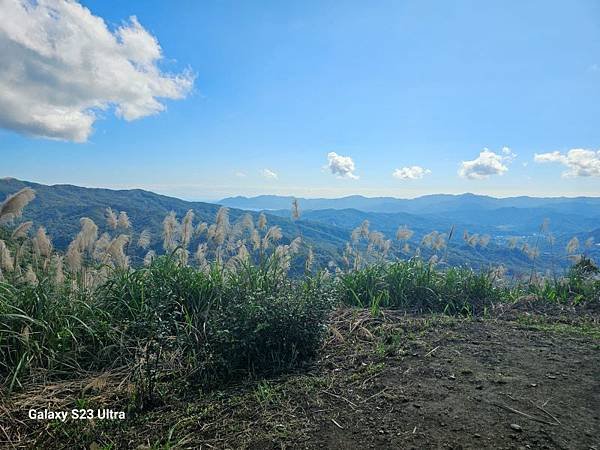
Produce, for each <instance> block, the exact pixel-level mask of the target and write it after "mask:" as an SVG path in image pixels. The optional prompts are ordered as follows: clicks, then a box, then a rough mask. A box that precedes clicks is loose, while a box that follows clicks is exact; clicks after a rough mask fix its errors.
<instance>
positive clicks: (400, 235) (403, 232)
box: [396, 225, 414, 241]
mask: <svg viewBox="0 0 600 450" xmlns="http://www.w3.org/2000/svg"><path fill="white" fill-rule="evenodd" d="M413 234H414V232H413V231H412V230H410V229H409V228H408V227H407V226H406V225H403V226H402V227H399V228H398V231H396V239H397V240H399V241H408V240H409V239H410V238H411V237H412V236H413Z"/></svg>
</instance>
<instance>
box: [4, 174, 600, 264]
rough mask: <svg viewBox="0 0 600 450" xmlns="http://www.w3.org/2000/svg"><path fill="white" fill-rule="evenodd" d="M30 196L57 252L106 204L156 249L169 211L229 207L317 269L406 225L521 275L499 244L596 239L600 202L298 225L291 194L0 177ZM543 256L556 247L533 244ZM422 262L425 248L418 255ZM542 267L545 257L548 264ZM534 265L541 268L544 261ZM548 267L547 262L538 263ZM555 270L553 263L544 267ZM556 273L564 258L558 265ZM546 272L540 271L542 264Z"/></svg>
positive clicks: (332, 207)
mask: <svg viewBox="0 0 600 450" xmlns="http://www.w3.org/2000/svg"><path fill="white" fill-rule="evenodd" d="M26 186H28V187H31V188H33V189H34V190H35V191H36V194H37V196H36V199H35V200H34V201H33V202H32V203H31V204H30V205H29V206H28V207H27V208H26V210H25V211H24V218H25V219H26V220H33V221H34V222H35V224H36V225H44V226H45V227H46V228H47V230H48V232H49V234H50V236H51V237H52V238H53V241H54V244H55V246H56V247H57V248H58V249H65V248H66V246H67V245H68V243H69V242H70V240H71V239H72V238H73V237H74V236H75V235H76V234H77V231H78V230H79V219H80V218H81V217H89V218H91V219H93V220H94V221H95V222H96V223H97V224H98V225H99V227H100V231H101V232H102V231H107V227H106V224H105V220H104V214H105V210H106V208H107V207H110V208H112V209H113V210H115V211H126V212H127V213H128V215H129V217H130V219H131V221H132V223H133V231H134V232H138V233H139V232H140V231H141V230H143V229H145V228H147V229H149V230H150V231H151V232H152V234H153V236H154V243H153V246H154V248H156V249H159V248H160V244H161V242H162V239H161V238H160V236H161V230H162V220H163V218H164V216H165V215H166V214H168V213H169V212H170V211H174V212H175V213H176V214H177V215H178V217H180V218H181V217H182V216H183V215H184V214H185V213H186V212H187V211H188V210H189V209H192V210H193V211H194V212H195V215H196V223H197V222H198V221H204V222H208V223H211V222H213V221H214V218H215V215H216V213H217V211H218V209H219V208H220V206H221V205H223V206H227V207H228V208H229V209H230V217H231V220H232V221H235V220H236V219H237V218H239V217H241V215H242V214H245V213H247V212H249V213H250V214H251V215H253V217H254V218H255V219H256V218H257V217H258V211H263V210H264V211H265V212H266V215H267V218H268V221H269V224H271V225H278V226H280V227H281V229H282V231H283V242H284V243H288V242H290V241H291V240H292V239H293V238H294V237H296V236H298V235H302V237H303V239H304V240H305V242H307V243H308V244H310V245H312V246H313V248H314V250H315V253H316V256H317V262H319V263H321V264H322V265H325V264H327V262H328V261H329V260H334V261H335V260H339V256H340V253H341V250H342V249H343V247H344V245H345V243H346V242H347V241H348V240H349V237H350V233H351V230H352V229H353V228H355V227H357V226H359V225H360V224H361V223H362V222H363V221H365V220H368V221H369V222H370V226H371V229H372V230H378V231H381V232H383V233H384V234H385V235H386V237H387V238H389V239H394V237H395V232H396V230H397V229H398V227H399V226H403V225H406V226H408V227H409V228H410V229H412V230H413V231H414V232H415V234H414V236H413V238H412V240H411V244H412V246H413V248H414V247H415V246H416V245H418V243H419V242H420V240H421V238H422V237H423V236H424V235H425V234H427V233H429V232H431V231H432V230H437V231H439V232H445V233H449V231H450V230H453V240H452V241H451V245H450V246H449V250H448V253H447V255H446V257H447V260H448V263H450V264H452V265H463V264H465V265H470V266H472V267H486V266H490V265H493V264H500V263H501V264H504V265H505V266H507V267H508V268H509V269H511V270H513V271H514V272H524V271H527V270H528V268H529V267H530V264H531V263H530V261H529V259H528V258H527V256H526V255H525V254H523V252H520V251H519V250H518V249H512V250H511V249H508V248H507V246H506V242H507V240H508V239H509V238H511V237H519V238H520V239H521V242H523V243H524V242H530V243H532V242H538V241H540V240H539V239H538V238H537V236H539V233H540V226H541V224H542V223H543V222H544V221H545V220H549V223H550V230H551V232H552V233H553V235H554V238H555V244H554V245H555V246H556V248H559V249H560V248H561V247H562V248H564V245H566V242H567V241H568V240H569V239H571V237H573V236H577V237H578V238H579V239H580V241H582V242H583V241H584V240H586V239H587V238H589V237H595V238H596V242H598V241H600V198H598V197H578V198H535V197H513V198H494V197H488V196H479V195H474V194H464V195H428V196H424V197H419V198H416V199H395V198H392V197H378V198H369V197H362V196H351V197H344V198H339V199H302V198H299V199H297V200H298V203H299V205H300V209H301V217H300V219H299V220H292V219H291V217H290V216H291V211H290V208H291V203H292V200H293V199H294V198H293V197H279V196H259V197H253V198H246V197H232V198H229V199H223V200H222V201H220V202H219V204H213V203H206V202H188V201H184V200H181V199H178V198H173V197H168V196H164V195H159V194H156V193H153V192H149V191H145V190H141V189H132V190H111V189H97V188H85V187H79V186H72V185H53V186H48V185H43V184H38V183H32V182H28V181H21V180H17V179H14V178H4V179H0V201H1V200H2V199H3V198H4V197H5V196H6V195H9V194H12V193H14V192H16V191H18V190H19V189H22V188H23V187H26ZM465 231H467V232H468V233H470V234H473V233H478V234H489V235H490V236H491V240H490V244H489V245H488V246H487V247H486V248H479V247H471V246H469V245H467V244H466V243H465V242H464V241H463V240H462V235H463V233H464V232H465ZM540 242H541V244H540V249H541V251H542V253H543V254H547V255H548V254H550V253H551V252H554V251H555V250H554V249H553V248H551V247H550V246H549V244H547V243H546V242H545V240H541V241H540ZM400 248H401V245H400V243H397V242H395V243H394V245H393V247H392V253H393V254H396V255H398V256H402V257H406V256H408V255H403V254H402V253H401V250H400ZM587 252H589V254H590V255H592V256H595V257H599V258H600V246H598V245H595V246H593V247H592V248H590V249H588V250H587ZM427 255H428V251H427V249H424V256H427ZM546 260H548V258H546ZM546 260H545V259H543V258H541V259H540V262H539V266H540V268H544V267H545V265H546V266H548V267H549V265H550V263H549V262H548V261H549V260H548V261H546ZM544 261H546V262H544ZM552 264H554V262H553V263H552ZM557 264H558V265H559V266H563V267H564V266H566V265H567V264H568V260H567V259H566V258H560V259H559V261H558V263H557ZM546 268H547V267H546Z"/></svg>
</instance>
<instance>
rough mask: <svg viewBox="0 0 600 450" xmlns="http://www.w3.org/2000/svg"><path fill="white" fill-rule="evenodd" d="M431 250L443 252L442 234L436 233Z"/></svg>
mask: <svg viewBox="0 0 600 450" xmlns="http://www.w3.org/2000/svg"><path fill="white" fill-rule="evenodd" d="M431 248H433V249H434V250H443V249H444V248H446V235H445V234H442V233H436V235H435V239H434V240H433V242H432V246H431Z"/></svg>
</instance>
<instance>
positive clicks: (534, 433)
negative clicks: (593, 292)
mask: <svg viewBox="0 0 600 450" xmlns="http://www.w3.org/2000/svg"><path fill="white" fill-rule="evenodd" d="M421 325H422V324H418V323H415V324H414V325H413V326H414V330H415V331H413V337H412V339H408V340H406V341H404V342H402V343H400V344H399V345H398V346H397V347H398V348H397V349H396V348H394V345H393V341H394V338H393V336H403V335H410V334H411V331H410V330H411V326H408V327H405V326H402V325H400V326H394V325H390V326H389V327H387V328H388V329H387V330H386V331H385V332H384V334H387V335H388V336H392V337H391V338H390V337H387V338H384V342H386V341H385V339H387V342H388V343H390V346H389V348H384V349H383V350H382V349H381V347H378V348H377V347H376V349H378V350H379V352H381V351H386V352H387V353H388V355H389V356H388V357H387V358H386V360H385V365H384V366H383V367H381V369H380V370H379V371H378V373H377V374H376V375H375V378H373V379H371V380H368V381H366V382H365V381H363V382H361V383H360V384H353V383H347V382H345V381H342V380H340V382H339V383H336V386H335V393H336V394H337V395H339V396H340V397H344V398H345V399H347V401H348V402H352V403H353V404H354V405H356V407H352V405H350V403H348V402H346V401H342V402H341V403H340V402H333V403H331V405H332V406H333V408H334V409H333V410H332V411H330V412H328V414H321V415H320V416H319V415H316V416H315V423H318V424H319V426H318V427H317V430H316V434H315V436H314V438H313V439H311V440H310V441H309V442H310V445H309V446H314V447H318V446H319V445H320V443H322V442H325V443H326V446H327V447H328V448H339V449H360V448H380V449H383V448H415V449H419V448H486V447H487V448H519V447H523V448H565V449H572V448H592V447H594V446H596V447H598V448H600V350H599V347H598V341H590V339H589V338H585V337H581V336H577V337H575V336H573V335H569V334H565V333H557V332H548V331H532V330H531V329H528V328H525V327H523V326H519V325H516V324H514V323H506V322H499V323H498V322H454V323H452V322H450V323H447V324H444V325H431V326H427V325H425V326H424V327H423V328H421ZM383 328H385V326H384V327H383ZM420 328H421V329H420ZM419 329H420V330H419ZM397 339H398V340H401V338H397ZM361 354H362V352H360V353H359V356H358V358H356V359H354V358H352V357H350V358H349V359H345V358H343V357H340V358H337V360H336V363H335V364H334V365H335V366H338V367H339V368H341V369H342V371H344V372H346V371H353V370H357V369H360V365H362V364H365V363H367V364H373V363H375V364H376V362H374V361H369V360H368V359H367V360H361V356H360V355H361ZM371 396H375V397H372V398H371V399H370V400H369V397H371ZM343 403H347V404H346V405H344V404H343ZM327 416H329V418H330V419H334V420H335V422H333V420H329V421H327V420H325V417H327ZM319 418H320V419H321V420H318V419H319ZM338 425H339V426H338ZM342 428H343V429H342Z"/></svg>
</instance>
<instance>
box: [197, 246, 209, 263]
mask: <svg viewBox="0 0 600 450" xmlns="http://www.w3.org/2000/svg"><path fill="white" fill-rule="evenodd" d="M207 250H208V245H206V243H201V244H198V248H197V249H196V253H195V254H194V259H195V260H196V264H198V266H199V267H200V268H203V267H205V266H207V265H208V263H207V261H206V251H207Z"/></svg>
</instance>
